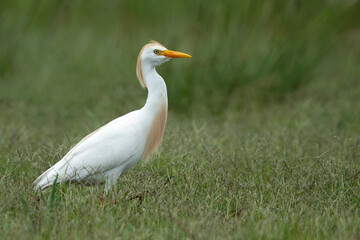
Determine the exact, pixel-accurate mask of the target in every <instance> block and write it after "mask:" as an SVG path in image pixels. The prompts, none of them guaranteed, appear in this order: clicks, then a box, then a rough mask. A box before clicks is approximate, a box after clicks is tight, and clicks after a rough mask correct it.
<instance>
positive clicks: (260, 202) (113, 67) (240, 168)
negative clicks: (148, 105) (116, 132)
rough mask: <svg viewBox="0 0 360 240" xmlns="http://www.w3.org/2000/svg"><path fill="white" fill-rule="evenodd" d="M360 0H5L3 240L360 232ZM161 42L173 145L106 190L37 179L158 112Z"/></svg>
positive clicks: (0, 21) (167, 143)
mask: <svg viewBox="0 0 360 240" xmlns="http://www.w3.org/2000/svg"><path fill="white" fill-rule="evenodd" d="M359 14H360V4H359V2H358V1H317V0H316V1H295V0H293V1H282V0H273V1H251V0H244V1H238V2H231V1H215V0H209V1H200V0H193V1H191V2H185V1H180V0H176V1H175V0H174V1H172V2H171V4H170V3H169V1H157V2H156V3H152V2H151V1H139V2H138V1H130V0H127V1H106V2H105V1H104V2H102V3H100V2H98V1H95V0H88V1H66V0H58V1H41V0H35V1H10V0H3V1H1V2H0V112H1V115H0V231H1V235H0V238H1V239H83V238H84V237H85V238H86V239H359V238H360V209H359V207H360V111H359V109H360V79H359V77H360V44H359V43H360V19H359ZM150 39H154V40H157V41H159V42H161V43H163V44H164V45H165V46H167V47H168V48H169V49H174V50H179V51H184V52H187V53H189V54H191V55H192V56H193V58H191V59H190V60H186V61H181V60H172V61H171V62H169V63H167V64H164V65H163V66H161V67H159V69H158V70H159V73H160V74H161V75H162V76H163V77H164V79H165V80H166V82H167V86H168V94H169V118H168V124H167V127H166V130H165V135H164V138H163V142H162V145H161V148H160V149H159V151H158V153H157V154H155V155H154V156H153V157H152V158H151V159H150V161H149V162H147V163H145V162H141V163H139V164H138V165H137V166H136V167H135V168H134V169H132V170H131V171H130V172H129V173H127V174H126V175H124V176H122V177H121V178H120V179H119V181H118V184H117V185H116V188H115V189H114V190H113V191H112V192H111V194H110V196H109V197H108V198H107V199H106V202H105V204H101V202H100V198H99V197H100V194H101V192H102V190H103V186H92V187H86V186H76V185H71V184H61V185H58V186H56V187H54V188H52V189H50V190H49V191H46V192H44V193H37V192H35V191H34V190H33V189H32V186H31V184H32V182H33V181H34V179H35V178H36V177H37V176H38V175H39V174H41V173H42V172H43V171H44V170H46V169H47V168H48V167H49V166H51V165H52V164H54V163H55V162H57V161H58V160H59V159H60V158H61V157H62V156H63V155H64V154H65V153H66V152H67V151H68V150H69V149H70V147H71V146H73V145H74V144H76V143H77V142H78V141H79V140H80V139H81V138H82V137H83V136H85V135H86V134H87V133H89V132H91V131H92V130H94V129H96V128H98V127H100V126H102V125H104V124H105V123H107V122H108V121H110V120H112V119H114V118H116V117H118V116H120V115H122V114H125V113H127V112H129V111H131V110H134V109H138V108H140V107H142V105H143V104H144V102H145V100H146V91H144V90H142V89H141V87H140V84H139V83H138V81H137V79H136V75H135V64H136V57H137V54H138V52H139V50H140V49H141V47H142V46H143V45H144V44H146V43H147V42H148V40H150Z"/></svg>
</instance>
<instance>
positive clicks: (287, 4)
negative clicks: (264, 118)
mask: <svg viewBox="0 0 360 240" xmlns="http://www.w3.org/2000/svg"><path fill="white" fill-rule="evenodd" d="M0 9H1V10H0V11H1V16H0V17H1V18H0V44H1V47H0V103H1V108H2V109H3V108H6V106H8V105H7V104H10V105H11V104H14V103H16V102H18V101H25V102H26V105H27V106H28V107H29V106H36V107H35V108H36V109H38V108H47V107H49V106H52V107H56V108H66V109H69V114H71V108H78V107H79V106H82V107H86V108H89V109H94V108H96V107H99V108H114V107H115V108H117V110H119V109H120V111H123V112H126V111H127V110H130V109H132V108H134V106H137V107H140V106H141V105H142V104H143V103H144V100H145V93H144V92H142V91H141V88H140V87H139V84H138V82H137V80H136V75H135V63H136V57H137V54H138V52H139V50H140V49H141V47H142V46H143V45H144V44H146V43H147V42H148V41H149V40H150V39H154V40H157V41H159V42H161V43H163V44H164V45H165V46H167V47H168V48H169V49H174V50H179V51H184V52H187V53H189V54H191V55H193V58H192V59H191V60H190V61H179V60H177V61H175V60H174V61H172V62H171V63H170V64H167V65H164V66H162V67H160V68H159V72H160V74H161V75H162V76H163V77H164V79H165V80H166V81H167V84H168V90H169V102H170V105H169V107H170V111H176V112H178V113H182V114H191V113H192V112H196V113H199V111H200V112H203V111H205V112H209V113H214V114H218V113H222V112H224V110H229V109H230V110H237V109H241V108H242V107H244V106H248V105H249V104H250V105H255V106H259V107H264V106H267V105H269V104H274V103H275V104H278V103H281V102H284V101H289V100H290V101H291V100H292V99H294V98H306V97H308V95H309V94H311V95H316V96H317V97H318V98H319V100H320V101H321V100H324V99H325V100H326V99H327V98H336V97H338V96H337V93H338V92H340V91H342V90H344V91H350V92H351V91H355V89H354V88H356V91H358V90H359V84H358V80H359V79H358V77H359V70H358V69H359V67H358V66H359V62H360V60H359V48H360V46H359V45H360V44H359V39H360V38H359V34H360V33H359V26H360V17H359V13H360V4H359V2H358V1H345V0H344V1H324V0H314V1H301V0H291V1H289V0H286V1H285V0H271V1H251V0H244V1H214V0H210V1H200V0H193V1H171V2H169V1H103V2H101V3H99V2H98V1H70V0H58V1H42V0H35V1H13V0H12V1H10V0H3V1H1V3H0ZM349 94H350V93H349ZM50 108H51V107H50ZM124 108H125V109H124ZM43 111H46V110H45V109H43Z"/></svg>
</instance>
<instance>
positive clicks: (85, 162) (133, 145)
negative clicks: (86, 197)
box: [33, 41, 191, 193]
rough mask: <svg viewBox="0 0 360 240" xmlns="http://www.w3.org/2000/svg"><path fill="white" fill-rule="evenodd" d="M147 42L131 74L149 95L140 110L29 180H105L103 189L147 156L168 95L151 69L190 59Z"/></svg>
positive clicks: (44, 184) (39, 184) (40, 185)
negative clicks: (173, 60)
mask: <svg viewBox="0 0 360 240" xmlns="http://www.w3.org/2000/svg"><path fill="white" fill-rule="evenodd" d="M190 57H191V56H190V55H188V54H186V53H181V52H175V51H170V50H167V49H166V48H165V47H164V46H163V45H161V44H160V43H158V42H155V41H151V42H150V43H148V44H146V45H145V46H144V47H143V48H142V49H141V51H140V53H139V56H138V59H137V66H136V74H137V77H138V79H139V81H140V84H141V86H142V87H143V88H147V89H148V97H147V100H146V103H145V105H144V107H143V108H141V109H139V110H136V111H133V112H130V113H128V114H125V115H124V116H121V117H119V118H117V119H115V120H113V121H111V122H109V123H108V124H106V125H104V126H103V127H101V128H99V129H97V130H95V131H94V132H92V133H90V134H89V135H87V136H86V137H84V138H83V139H82V140H81V141H80V142H79V143H78V144H76V145H75V147H73V148H72V149H71V150H70V151H69V152H68V153H67V154H66V155H65V156H64V157H63V158H62V159H61V160H60V161H59V162H57V163H56V164H55V165H54V166H52V167H51V168H49V169H48V170H47V171H45V172H44V173H43V174H41V175H40V176H39V177H38V178H37V179H36V180H35V181H34V183H33V185H34V188H35V190H45V189H46V188H48V187H49V186H51V185H52V184H53V183H54V181H55V179H56V178H57V180H56V181H57V182H64V181H71V182H80V183H87V184H94V183H95V184H96V183H105V193H107V192H108V191H109V190H110V189H111V188H112V186H113V185H114V184H115V183H116V181H117V179H118V178H119V177H120V176H121V175H122V174H124V173H126V172H127V171H128V170H129V169H131V168H132V167H134V165H135V164H136V163H137V162H139V161H140V159H148V158H149V156H150V154H151V153H153V152H154V151H155V150H156V149H157V148H158V146H159V144H160V141H161V138H162V134H163V132H164V128H165V123H166V117H167V108H168V99H167V90H166V84H165V81H164V79H163V78H162V77H161V76H160V75H159V74H158V73H157V72H156V70H155V67H157V66H159V65H161V64H162V63H165V62H167V61H169V60H170V59H172V58H190Z"/></svg>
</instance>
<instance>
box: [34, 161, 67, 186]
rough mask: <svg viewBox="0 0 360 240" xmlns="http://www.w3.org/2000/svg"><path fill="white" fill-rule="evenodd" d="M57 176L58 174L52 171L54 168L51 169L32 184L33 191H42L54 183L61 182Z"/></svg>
mask: <svg viewBox="0 0 360 240" xmlns="http://www.w3.org/2000/svg"><path fill="white" fill-rule="evenodd" d="M58 176H59V174H58V172H57V171H56V170H55V169H54V167H51V168H49V169H48V170H46V171H45V172H44V173H43V174H41V175H40V176H39V177H38V178H37V179H36V180H35V181H34V182H33V187H34V189H35V190H40V191H44V190H46V189H47V188H48V187H50V186H51V185H53V184H54V183H59V182H61V180H59V179H58ZM55 181H56V182H55Z"/></svg>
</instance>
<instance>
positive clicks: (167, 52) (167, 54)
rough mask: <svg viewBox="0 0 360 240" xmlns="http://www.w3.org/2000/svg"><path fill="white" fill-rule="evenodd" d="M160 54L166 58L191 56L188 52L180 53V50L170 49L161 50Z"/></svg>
mask: <svg viewBox="0 0 360 240" xmlns="http://www.w3.org/2000/svg"><path fill="white" fill-rule="evenodd" d="M161 54H162V55H164V56H165V57H167V58H191V56H190V55H189V54H186V53H182V52H175V51H171V50H164V51H162V53H161Z"/></svg>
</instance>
